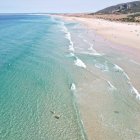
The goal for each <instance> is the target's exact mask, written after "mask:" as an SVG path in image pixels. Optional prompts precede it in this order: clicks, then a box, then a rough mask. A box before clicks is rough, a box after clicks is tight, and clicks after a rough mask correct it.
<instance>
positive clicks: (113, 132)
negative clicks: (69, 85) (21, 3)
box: [57, 16, 140, 140]
mask: <svg viewBox="0 0 140 140" xmlns="http://www.w3.org/2000/svg"><path fill="white" fill-rule="evenodd" d="M57 17H60V18H62V19H63V20H66V21H70V22H77V23H80V24H81V28H82V29H84V30H86V32H85V33H84V34H82V35H81V34H80V35H79V36H83V37H84V38H82V40H84V39H85V38H86V37H87V38H86V39H87V40H88V42H92V43H93V44H94V49H95V50H96V51H97V52H100V54H105V56H103V57H102V58H98V57H95V56H94V57H93V61H94V63H95V67H92V66H91V65H88V61H87V62H86V65H87V67H88V68H87V70H88V71H90V72H91V73H90V72H88V74H85V75H84V74H83V75H84V76H81V77H78V79H80V80H79V81H78V84H77V95H76V96H77V99H78V104H79V107H80V112H81V116H82V120H83V124H84V127H85V129H86V133H87V135H88V139H89V140H124V139H127V140H132V139H133V140H138V139H140V133H139V131H140V126H139V124H138V122H139V121H140V107H139V105H140V101H139V100H138V99H136V97H135V95H134V96H133V94H136V93H138V94H139V93H140V55H139V54H140V45H139V44H140V25H139V24H136V23H122V22H114V21H107V20H103V19H96V18H89V17H74V16H57ZM72 36H73V35H72ZM77 36H78V33H77ZM72 39H73V42H74V45H75V46H78V45H79V44H80V43H81V40H80V39H79V40H78V37H76V35H75V36H74V37H73V38H72ZM83 42H84V41H83ZM81 44H82V43H81ZM81 46H82V45H81ZM99 46H100V47H99ZM82 47H83V48H84V47H85V49H86V47H87V45H85V46H84V45H83V46H82ZM83 48H82V49H83ZM82 49H81V50H82ZM77 50H78V49H77ZM77 52H78V53H80V49H79V50H78V51H77ZM83 59H84V58H83ZM104 59H105V60H104ZM85 61H86V60H85ZM96 61H97V62H98V63H99V62H100V64H98V63H96ZM102 61H105V62H102ZM106 62H107V66H108V67H109V69H111V70H112V67H113V65H117V66H119V67H120V68H119V69H121V68H122V70H123V71H122V70H119V71H120V73H115V72H116V71H115V72H111V73H110V74H108V73H107V72H106V68H105V63H106ZM112 64H113V65H112ZM85 81H86V82H85ZM107 81H109V82H108V83H107ZM110 82H111V83H110ZM112 83H113V85H115V87H113V85H111V84H112ZM130 83H131V84H130ZM132 85H133V87H134V88H135V90H134V91H135V92H134V91H133V92H132V89H130V92H129V91H128V88H130V87H131V88H132ZM107 87H108V89H107ZM136 90H137V91H136ZM131 92H132V94H131Z"/></svg>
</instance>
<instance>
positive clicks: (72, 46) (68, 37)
mask: <svg viewBox="0 0 140 140" xmlns="http://www.w3.org/2000/svg"><path fill="white" fill-rule="evenodd" d="M62 31H63V32H64V33H65V38H66V39H68V40H69V43H70V45H69V51H72V52H74V51H75V49H74V45H73V42H72V39H71V34H70V32H69V31H68V29H67V28H66V26H65V25H64V23H62Z"/></svg>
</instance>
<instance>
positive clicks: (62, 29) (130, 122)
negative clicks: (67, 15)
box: [0, 14, 140, 140]
mask: <svg viewBox="0 0 140 140" xmlns="http://www.w3.org/2000/svg"><path fill="white" fill-rule="evenodd" d="M115 45H116V46H115ZM119 47H120V48H121V47H122V48H123V47H124V46H119V45H117V44H113V43H111V42H109V41H107V40H106V39H104V38H102V37H101V36H99V35H98V34H96V32H95V30H93V29H92V28H89V27H86V26H84V25H83V24H81V23H80V22H76V21H75V22H72V21H70V20H69V21H66V20H64V19H63V20H62V19H60V18H56V17H54V16H49V15H39V14H23V15H22V14H14V15H0V140H87V139H88V140H94V139H95V140H140V84H139V83H140V64H139V62H138V60H137V59H135V58H134V57H132V56H130V55H129V53H128V54H127V52H123V51H120V50H119ZM115 48H118V50H117V49H115Z"/></svg>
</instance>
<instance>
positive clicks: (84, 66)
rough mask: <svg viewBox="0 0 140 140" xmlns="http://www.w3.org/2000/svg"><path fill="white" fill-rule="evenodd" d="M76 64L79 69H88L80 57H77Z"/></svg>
mask: <svg viewBox="0 0 140 140" xmlns="http://www.w3.org/2000/svg"><path fill="white" fill-rule="evenodd" d="M74 64H75V65H76V66H78V67H82V68H84V69H86V65H85V63H84V62H83V61H82V60H81V59H79V58H78V57H76V60H74Z"/></svg>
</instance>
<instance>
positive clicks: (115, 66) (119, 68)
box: [114, 64, 124, 72]
mask: <svg viewBox="0 0 140 140" xmlns="http://www.w3.org/2000/svg"><path fill="white" fill-rule="evenodd" d="M114 69H115V70H116V71H117V72H123V71H124V70H123V69H122V68H121V67H119V66H118V65H116V64H115V65H114Z"/></svg>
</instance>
